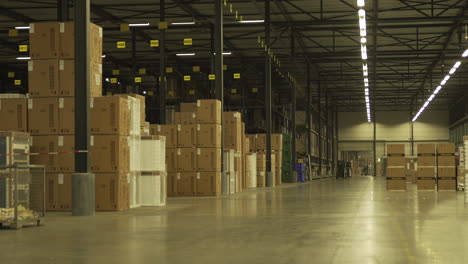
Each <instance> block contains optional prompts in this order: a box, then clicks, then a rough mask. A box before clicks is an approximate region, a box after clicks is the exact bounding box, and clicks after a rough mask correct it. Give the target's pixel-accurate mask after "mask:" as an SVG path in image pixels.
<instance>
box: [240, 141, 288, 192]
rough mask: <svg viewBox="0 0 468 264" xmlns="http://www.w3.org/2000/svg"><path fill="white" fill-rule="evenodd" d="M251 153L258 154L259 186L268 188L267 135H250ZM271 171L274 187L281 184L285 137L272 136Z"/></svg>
mask: <svg viewBox="0 0 468 264" xmlns="http://www.w3.org/2000/svg"><path fill="white" fill-rule="evenodd" d="M247 138H248V139H249V141H250V151H251V152H253V153H257V186H258V187H265V186H266V134H249V135H247ZM271 150H272V153H271V170H272V172H271V173H272V177H273V186H276V185H280V184H281V182H282V181H281V176H282V175H281V174H282V165H283V162H282V161H283V135H282V134H272V135H271Z"/></svg>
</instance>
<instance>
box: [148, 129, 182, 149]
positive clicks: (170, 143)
mask: <svg viewBox="0 0 468 264" xmlns="http://www.w3.org/2000/svg"><path fill="white" fill-rule="evenodd" d="M150 133H151V135H156V136H165V137H166V147H167V148H177V125H150Z"/></svg>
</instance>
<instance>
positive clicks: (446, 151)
mask: <svg viewBox="0 0 468 264" xmlns="http://www.w3.org/2000/svg"><path fill="white" fill-rule="evenodd" d="M437 190H439V191H456V190H457V167H456V161H455V145H454V144H452V143H445V144H438V145H437Z"/></svg>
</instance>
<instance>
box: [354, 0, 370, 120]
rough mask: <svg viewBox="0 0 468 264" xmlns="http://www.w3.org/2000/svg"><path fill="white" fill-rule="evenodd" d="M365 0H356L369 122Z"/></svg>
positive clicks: (368, 118)
mask: <svg viewBox="0 0 468 264" xmlns="http://www.w3.org/2000/svg"><path fill="white" fill-rule="evenodd" d="M365 5H366V2H365V0H357V6H358V8H359V10H358V17H359V36H360V43H361V58H362V75H363V77H364V95H365V99H366V113H367V122H369V123H370V122H371V120H372V119H371V111H370V94H369V88H368V87H369V78H368V76H369V67H368V66H367V58H368V56H367V38H366V36H367V21H366V10H364V7H365Z"/></svg>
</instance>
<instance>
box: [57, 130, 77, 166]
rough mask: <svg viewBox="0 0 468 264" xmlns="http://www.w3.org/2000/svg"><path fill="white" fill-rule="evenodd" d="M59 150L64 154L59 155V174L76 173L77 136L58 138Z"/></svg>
mask: <svg viewBox="0 0 468 264" xmlns="http://www.w3.org/2000/svg"><path fill="white" fill-rule="evenodd" d="M58 146H59V147H58V150H59V152H61V153H63V154H60V155H58V159H57V162H58V164H57V166H56V168H57V169H58V171H59V172H65V173H71V172H74V171H75V153H74V151H75V136H74V135H64V136H58Z"/></svg>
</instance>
